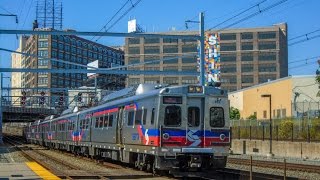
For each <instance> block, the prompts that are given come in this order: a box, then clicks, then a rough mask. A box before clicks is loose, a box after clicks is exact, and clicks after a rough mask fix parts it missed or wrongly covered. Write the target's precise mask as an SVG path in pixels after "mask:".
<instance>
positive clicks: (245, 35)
mask: <svg viewBox="0 0 320 180" xmlns="http://www.w3.org/2000/svg"><path fill="white" fill-rule="evenodd" d="M241 39H253V34H252V33H241Z"/></svg>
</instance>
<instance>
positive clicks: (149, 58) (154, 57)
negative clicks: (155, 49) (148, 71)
mask: <svg viewBox="0 0 320 180" xmlns="http://www.w3.org/2000/svg"><path fill="white" fill-rule="evenodd" d="M156 60H160V57H159V56H144V62H150V61H156ZM148 64H149V65H150V64H160V62H152V63H148Z"/></svg>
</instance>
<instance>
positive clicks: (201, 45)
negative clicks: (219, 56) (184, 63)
mask: <svg viewBox="0 0 320 180" xmlns="http://www.w3.org/2000/svg"><path fill="white" fill-rule="evenodd" d="M199 16H200V17H199V20H200V85H201V86H204V85H205V76H204V73H205V72H204V63H205V60H204V13H203V12H201V13H200V15H199Z"/></svg>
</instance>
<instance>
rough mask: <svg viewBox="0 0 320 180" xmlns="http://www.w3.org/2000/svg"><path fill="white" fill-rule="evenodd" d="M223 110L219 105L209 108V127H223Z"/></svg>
mask: <svg viewBox="0 0 320 180" xmlns="http://www.w3.org/2000/svg"><path fill="white" fill-rule="evenodd" d="M224 125H225V121H224V112H223V108H221V107H212V108H210V126H211V127H224Z"/></svg>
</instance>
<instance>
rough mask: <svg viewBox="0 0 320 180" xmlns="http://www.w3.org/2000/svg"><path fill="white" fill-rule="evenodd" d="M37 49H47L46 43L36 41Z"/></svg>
mask: <svg viewBox="0 0 320 180" xmlns="http://www.w3.org/2000/svg"><path fill="white" fill-rule="evenodd" d="M38 47H39V48H47V47H48V41H38Z"/></svg>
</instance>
